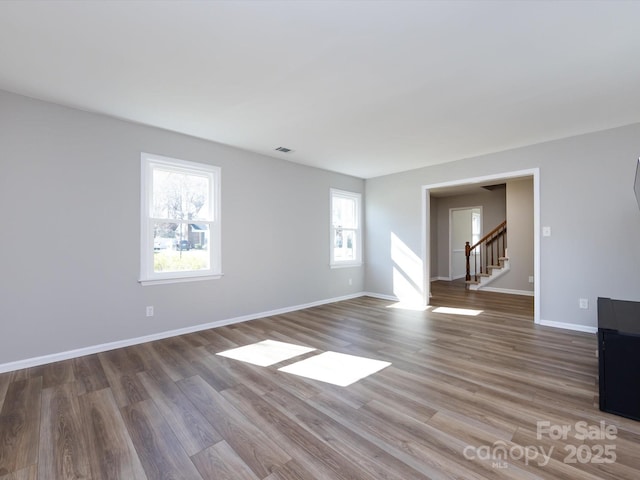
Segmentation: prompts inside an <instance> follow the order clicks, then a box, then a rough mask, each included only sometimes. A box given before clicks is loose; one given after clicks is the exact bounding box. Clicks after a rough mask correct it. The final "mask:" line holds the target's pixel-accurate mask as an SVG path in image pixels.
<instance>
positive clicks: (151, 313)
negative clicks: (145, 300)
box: [147, 305, 153, 317]
mask: <svg viewBox="0 0 640 480" xmlns="http://www.w3.org/2000/svg"><path fill="white" fill-rule="evenodd" d="M147 317H153V305H149V306H148V307H147Z"/></svg>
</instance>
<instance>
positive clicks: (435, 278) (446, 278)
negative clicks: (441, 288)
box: [429, 277, 451, 282]
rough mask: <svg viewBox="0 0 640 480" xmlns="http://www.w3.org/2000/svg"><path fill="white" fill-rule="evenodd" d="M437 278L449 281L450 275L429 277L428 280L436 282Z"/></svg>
mask: <svg viewBox="0 0 640 480" xmlns="http://www.w3.org/2000/svg"><path fill="white" fill-rule="evenodd" d="M439 280H442V281H444V282H450V281H451V277H431V278H430V279H429V281H431V282H437V281H439Z"/></svg>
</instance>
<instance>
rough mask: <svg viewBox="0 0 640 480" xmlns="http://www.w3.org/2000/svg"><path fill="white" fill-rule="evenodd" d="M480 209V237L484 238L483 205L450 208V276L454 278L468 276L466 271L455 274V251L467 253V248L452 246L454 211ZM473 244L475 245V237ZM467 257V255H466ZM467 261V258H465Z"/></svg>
mask: <svg viewBox="0 0 640 480" xmlns="http://www.w3.org/2000/svg"><path fill="white" fill-rule="evenodd" d="M476 209H477V210H480V238H482V232H484V211H483V210H482V205H476V206H475V207H452V208H450V209H449V252H448V253H449V276H450V277H451V278H453V279H454V280H456V279H458V278H464V277H466V276H467V275H466V273H463V274H462V275H458V276H456V277H454V276H453V253H454V252H455V253H460V252H462V253H466V248H456V249H454V248H452V247H453V245H452V243H451V239H452V237H453V212H455V211H459V210H472V211H473V210H476ZM470 240H472V242H471V244H472V245H473V238H471V239H470ZM465 258H466V257H465ZM465 261H466V260H465Z"/></svg>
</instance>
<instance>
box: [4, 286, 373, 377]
mask: <svg viewBox="0 0 640 480" xmlns="http://www.w3.org/2000/svg"><path fill="white" fill-rule="evenodd" d="M367 295H369V296H374V294H368V293H364V292H360V293H355V294H351V295H344V296H341V297H334V298H328V299H325V300H319V301H316V302H311V303H305V304H302V305H295V306H291V307H285V308H280V309H276V310H269V311H266V312H260V313H253V314H250V315H243V316H240V317H234V318H227V319H223V320H218V321H215V322H211V323H205V324H201V325H194V326H191V327H185V328H179V329H176V330H167V331H164V332H159V333H152V334H150V335H144V336H142V337H136V338H129V339H126V340H118V341H115V342H109V343H102V344H100V345H92V346H89V347H83V348H78V349H75V350H67V351H65V352H58V353H52V354H49V355H42V356H40V357H33V358H26V359H24V360H17V361H15V362H9V363H3V364H0V373H5V372H11V371H14V370H20V369H23V368H30V367H37V366H38V365H44V364H46V363H53V362H59V361H61V360H69V359H71V358H77V357H83V356H85V355H92V354H94V353H100V352H106V351H109V350H114V349H116V348H123V347H130V346H132V345H138V344H140V343H146V342H153V341H155V340H162V339H163V338H169V337H176V336H178V335H186V334H188V333H193V332H199V331H202V330H208V329H210V328H216V327H222V326H225V325H232V324H234V323H240V322H248V321H250V320H256V319H258V318H265V317H271V316H273V315H281V314H283V313H289V312H295V311H297V310H304V309H305V308H311V307H317V306H320V305H325V304H328V303H334V302H341V301H343V300H351V299H354V298H358V297H362V296H367Z"/></svg>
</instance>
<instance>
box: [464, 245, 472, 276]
mask: <svg viewBox="0 0 640 480" xmlns="http://www.w3.org/2000/svg"><path fill="white" fill-rule="evenodd" d="M464 256H465V257H466V259H467V275H466V276H465V277H464V279H465V280H466V281H467V282H468V281H469V280H471V268H470V266H469V257H470V256H471V245H469V242H465V245H464Z"/></svg>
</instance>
